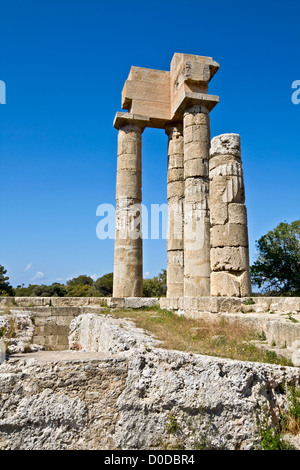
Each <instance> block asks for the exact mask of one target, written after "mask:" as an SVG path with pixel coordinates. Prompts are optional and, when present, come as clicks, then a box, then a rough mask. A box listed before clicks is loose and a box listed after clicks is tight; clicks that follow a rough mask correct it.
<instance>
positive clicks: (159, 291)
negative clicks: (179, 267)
mask: <svg viewBox="0 0 300 470" xmlns="http://www.w3.org/2000/svg"><path fill="white" fill-rule="evenodd" d="M166 292H167V271H166V269H162V270H161V272H160V273H159V274H158V275H157V276H155V277H153V278H152V279H144V281H143V294H144V296H145V297H165V295H166Z"/></svg>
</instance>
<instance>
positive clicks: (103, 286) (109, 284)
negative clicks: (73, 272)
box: [94, 273, 114, 297]
mask: <svg viewBox="0 0 300 470" xmlns="http://www.w3.org/2000/svg"><path fill="white" fill-rule="evenodd" d="M113 282H114V275H113V273H109V274H104V276H102V277H99V278H98V279H97V280H96V281H95V283H94V286H95V289H96V290H97V292H98V295H99V296H100V297H110V296H111V295H112V293H113Z"/></svg>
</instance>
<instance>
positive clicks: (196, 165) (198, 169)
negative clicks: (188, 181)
mask: <svg viewBox="0 0 300 470" xmlns="http://www.w3.org/2000/svg"><path fill="white" fill-rule="evenodd" d="M207 175H208V160H207V159H203V158H195V159H192V160H186V161H185V163H184V178H192V177H197V176H203V177H207Z"/></svg>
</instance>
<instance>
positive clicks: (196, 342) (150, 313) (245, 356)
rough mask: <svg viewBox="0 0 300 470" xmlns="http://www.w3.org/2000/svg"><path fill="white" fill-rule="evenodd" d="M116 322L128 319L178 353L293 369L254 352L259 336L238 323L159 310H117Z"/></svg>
mask: <svg viewBox="0 0 300 470" xmlns="http://www.w3.org/2000/svg"><path fill="white" fill-rule="evenodd" d="M111 313H113V315H114V316H115V317H117V318H130V319H131V320H133V321H134V322H135V324H136V326H137V327H139V328H143V329H144V330H146V331H148V332H149V333H151V334H152V335H154V336H155V338H157V339H158V340H160V341H162V344H161V347H163V348H165V349H175V350H178V351H185V352H191V353H196V354H205V355H210V356H218V357H227V358H231V359H237V360H243V361H253V362H267V363H271V364H280V365H292V363H291V362H290V361H289V360H288V359H286V358H285V357H282V356H277V355H276V354H275V353H274V352H273V351H266V350H262V349H261V348H257V347H256V346H255V345H254V344H253V343H251V341H252V340H258V339H259V332H258V331H257V330H255V329H253V328H252V327H250V326H248V325H245V324H244V323H242V322H240V321H237V320H236V321H230V322H229V321H226V320H224V319H215V320H209V321H208V320H202V319H201V320H192V319H188V318H185V317H183V316H178V315H176V314H174V313H172V312H169V311H166V310H161V309H159V308H152V309H148V308H145V309H141V310H117V311H114V312H111Z"/></svg>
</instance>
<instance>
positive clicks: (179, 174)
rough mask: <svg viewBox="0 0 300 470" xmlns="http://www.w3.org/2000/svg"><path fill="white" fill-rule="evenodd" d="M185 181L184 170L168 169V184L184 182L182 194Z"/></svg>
mask: <svg viewBox="0 0 300 470" xmlns="http://www.w3.org/2000/svg"><path fill="white" fill-rule="evenodd" d="M183 180H184V171H183V168H174V169H170V168H169V169H168V183H172V182H174V181H182V192H181V194H182V193H183Z"/></svg>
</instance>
